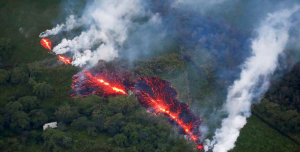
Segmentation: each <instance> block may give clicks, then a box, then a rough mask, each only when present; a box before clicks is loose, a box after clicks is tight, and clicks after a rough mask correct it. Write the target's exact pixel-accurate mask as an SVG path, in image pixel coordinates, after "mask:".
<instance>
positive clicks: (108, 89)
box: [72, 71, 127, 96]
mask: <svg viewBox="0 0 300 152" xmlns="http://www.w3.org/2000/svg"><path fill="white" fill-rule="evenodd" d="M72 88H73V89H74V90H76V92H77V94H81V95H82V96H87V95H91V94H97V95H100V94H101V95H103V96H111V95H127V92H126V89H125V87H124V86H123V84H122V82H121V80H118V78H117V77H113V76H108V74H107V73H106V72H103V73H101V74H98V75H92V73H90V72H88V71H84V72H80V73H79V74H77V75H75V76H73V84H72ZM100 88H101V89H103V90H101V89H100Z"/></svg>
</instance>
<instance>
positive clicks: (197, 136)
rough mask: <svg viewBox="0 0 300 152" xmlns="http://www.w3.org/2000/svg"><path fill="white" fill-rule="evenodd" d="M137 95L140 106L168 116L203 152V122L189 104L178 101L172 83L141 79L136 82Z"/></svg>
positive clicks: (155, 78)
mask: <svg viewBox="0 0 300 152" xmlns="http://www.w3.org/2000/svg"><path fill="white" fill-rule="evenodd" d="M133 91H134V92H135V95H136V97H137V99H138V101H139V102H140V104H141V105H142V106H143V107H145V108H147V109H150V112H151V113H153V114H155V115H157V114H163V115H165V116H168V117H169V119H170V121H171V123H175V124H177V125H178V126H180V129H182V131H183V132H184V134H186V135H188V137H189V138H190V139H191V140H193V141H194V143H195V144H196V146H197V148H198V149H199V150H203V145H202V144H201V133H200V130H199V127H200V125H201V124H202V120H201V119H200V118H199V117H198V116H197V115H195V114H194V113H193V112H192V111H191V110H190V109H189V107H188V105H187V104H185V103H182V102H180V101H178V100H177V99H176V98H177V91H176V90H175V89H174V88H172V87H171V85H170V83H169V82H167V81H165V80H161V79H159V78H157V77H152V78H139V79H138V80H137V81H136V82H135V86H134V90H133Z"/></svg>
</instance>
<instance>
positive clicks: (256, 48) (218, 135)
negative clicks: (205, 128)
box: [206, 6, 299, 152]
mask: <svg viewBox="0 0 300 152" xmlns="http://www.w3.org/2000/svg"><path fill="white" fill-rule="evenodd" d="M298 10H299V7H298V6H297V7H295V8H293V9H291V10H282V11H279V12H276V13H273V14H269V15H268V17H267V18H266V20H265V21H264V22H263V23H262V24H261V26H260V27H259V28H258V29H257V33H258V36H257V38H255V39H253V41H252V46H251V48H252V54H253V55H252V56H251V57H249V58H248V59H247V60H246V62H245V63H244V65H243V66H242V72H241V74H240V78H239V79H238V80H236V81H235V82H234V84H233V85H232V86H231V87H230V88H229V90H228V95H227V100H226V104H225V106H224V108H225V109H226V110H227V112H228V117H227V118H225V119H223V121H222V127H221V128H220V129H217V130H216V132H215V136H214V138H213V141H212V143H211V145H212V146H213V151H214V152H227V151H228V150H230V149H232V148H233V147H234V143H235V142H236V140H237V138H238V136H239V134H240V129H241V128H243V126H244V125H245V124H246V118H248V117H249V116H250V115H251V109H250V108H251V104H252V101H253V100H254V99H255V98H259V97H260V95H262V93H264V92H265V91H266V90H267V89H268V86H269V76H270V75H271V74H272V73H273V72H274V71H275V69H276V67H277V64H278V56H279V55H280V54H282V53H283V51H284V49H285V46H286V44H287V42H288V39H289V35H288V32H289V29H290V20H289V19H290V17H291V16H292V15H293V13H295V12H296V11H298ZM206 148H208V147H206Z"/></svg>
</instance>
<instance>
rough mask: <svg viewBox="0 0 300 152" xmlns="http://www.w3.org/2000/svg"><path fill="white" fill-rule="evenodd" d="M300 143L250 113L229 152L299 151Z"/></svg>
mask: <svg viewBox="0 0 300 152" xmlns="http://www.w3.org/2000/svg"><path fill="white" fill-rule="evenodd" d="M299 151H300V145H297V144H296V143H295V142H293V141H291V140H290V139H288V138H287V137H285V136H283V135H281V134H280V133H279V132H277V131H276V130H275V129H273V128H271V127H270V126H268V125H267V124H265V123H264V122H262V121H261V120H260V119H258V118H257V117H256V116H254V115H252V116H251V117H250V118H249V119H248V122H247V124H246V126H245V127H244V128H243V129H242V130H241V134H240V136H239V138H238V141H237V143H236V147H235V148H234V149H233V150H232V151H231V152H299Z"/></svg>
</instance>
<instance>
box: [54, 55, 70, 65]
mask: <svg viewBox="0 0 300 152" xmlns="http://www.w3.org/2000/svg"><path fill="white" fill-rule="evenodd" d="M57 56H58V59H59V60H60V61H62V62H64V63H65V64H71V63H72V60H71V59H68V58H66V57H64V56H62V55H57Z"/></svg>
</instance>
